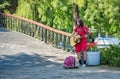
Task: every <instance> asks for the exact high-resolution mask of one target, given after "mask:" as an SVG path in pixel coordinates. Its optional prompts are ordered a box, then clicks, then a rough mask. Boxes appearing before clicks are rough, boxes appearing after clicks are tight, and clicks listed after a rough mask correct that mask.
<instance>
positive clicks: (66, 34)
mask: <svg viewBox="0 0 120 79" xmlns="http://www.w3.org/2000/svg"><path fill="white" fill-rule="evenodd" d="M0 14H1V15H3V16H9V17H13V18H18V19H21V20H24V21H27V22H30V23H33V24H35V25H38V26H41V27H43V28H45V29H48V30H50V31H53V32H56V33H59V34H61V35H65V36H68V37H70V35H71V34H70V33H67V32H64V31H61V30H57V29H54V28H51V27H50V26H47V25H44V24H42V23H39V22H36V21H33V20H29V19H27V18H23V17H20V16H16V15H13V14H5V13H0Z"/></svg>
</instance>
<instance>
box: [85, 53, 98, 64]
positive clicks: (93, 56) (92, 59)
mask: <svg viewBox="0 0 120 79" xmlns="http://www.w3.org/2000/svg"><path fill="white" fill-rule="evenodd" d="M99 64H100V52H87V65H99Z"/></svg>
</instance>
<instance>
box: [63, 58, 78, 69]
mask: <svg viewBox="0 0 120 79" xmlns="http://www.w3.org/2000/svg"><path fill="white" fill-rule="evenodd" d="M75 63H76V59H75V57H73V56H68V57H66V58H65V60H64V65H63V67H64V68H68V69H69V68H77V67H76V66H75Z"/></svg>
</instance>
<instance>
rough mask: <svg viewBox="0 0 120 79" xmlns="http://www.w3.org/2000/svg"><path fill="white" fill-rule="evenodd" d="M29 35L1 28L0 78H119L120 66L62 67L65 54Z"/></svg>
mask: <svg viewBox="0 0 120 79" xmlns="http://www.w3.org/2000/svg"><path fill="white" fill-rule="evenodd" d="M69 55H73V56H75V55H74V54H70V53H68V52H65V51H63V50H61V49H56V48H54V47H52V46H51V45H48V44H45V43H44V42H42V41H40V40H36V39H35V38H32V37H30V36H28V35H25V34H22V33H18V32H14V31H13V32H10V31H7V30H5V29H3V28H0V79H119V78H120V69H119V68H115V69H114V68H112V69H110V68H107V67H105V68H103V67H99V66H89V67H85V68H79V69H63V68H62V65H63V61H64V58H65V57H66V56H69Z"/></svg>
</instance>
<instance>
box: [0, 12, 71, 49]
mask: <svg viewBox="0 0 120 79" xmlns="http://www.w3.org/2000/svg"><path fill="white" fill-rule="evenodd" d="M0 24H1V25H0V26H4V27H5V28H7V29H9V30H14V31H18V32H21V33H24V34H27V35H30V36H32V37H35V38H37V39H39V40H42V41H44V42H45V43H47V44H51V45H52V46H54V47H57V48H61V49H63V50H65V51H72V49H73V47H71V46H70V43H69V39H70V33H67V32H63V31H60V30H56V29H54V28H51V27H49V26H46V25H44V24H41V23H38V22H36V21H33V20H29V19H26V18H22V17H19V16H15V15H11V14H4V13H0Z"/></svg>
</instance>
